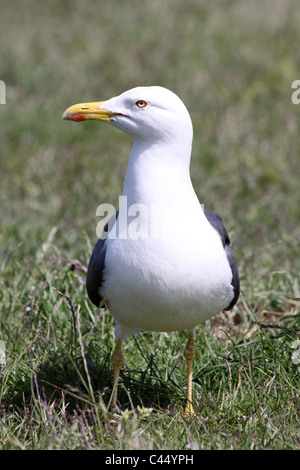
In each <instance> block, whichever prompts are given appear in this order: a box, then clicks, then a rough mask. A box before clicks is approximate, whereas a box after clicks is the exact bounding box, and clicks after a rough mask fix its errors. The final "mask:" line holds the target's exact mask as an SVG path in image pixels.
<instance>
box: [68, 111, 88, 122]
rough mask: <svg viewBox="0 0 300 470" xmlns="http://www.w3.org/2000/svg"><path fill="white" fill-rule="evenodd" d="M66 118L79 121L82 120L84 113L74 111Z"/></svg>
mask: <svg viewBox="0 0 300 470" xmlns="http://www.w3.org/2000/svg"><path fill="white" fill-rule="evenodd" d="M68 119H70V121H75V122H79V121H84V120H85V116H84V114H79V113H76V114H71V115H70V116H68Z"/></svg>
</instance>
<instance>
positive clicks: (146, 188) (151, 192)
mask: <svg viewBox="0 0 300 470" xmlns="http://www.w3.org/2000/svg"><path fill="white" fill-rule="evenodd" d="M190 157H191V143H187V144H184V143H182V142H179V141H175V142H172V143H170V142H169V141H166V142H162V141H159V142H157V143H156V142H154V143H151V144H147V143H145V142H140V141H136V142H134V144H133V147H132V150H131V153H130V156H129V161H128V168H127V173H126V177H125V181H124V188H123V196H127V198H128V203H129V204H135V203H139V204H145V205H149V204H158V203H165V204H168V203H172V204H174V203H175V202H176V200H178V198H180V197H182V194H184V193H185V192H186V191H188V192H190V193H193V192H194V190H193V187H192V183H191V179H190V170H189V166H190Z"/></svg>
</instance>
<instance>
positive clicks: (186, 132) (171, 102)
mask: <svg viewBox="0 0 300 470" xmlns="http://www.w3.org/2000/svg"><path fill="white" fill-rule="evenodd" d="M63 119H69V120H72V121H84V120H88V119H94V120H100V121H106V122H109V123H110V124H112V125H114V126H115V127H117V128H118V129H121V130H122V131H124V132H126V133H127V134H129V135H130V136H131V137H132V139H133V141H134V142H136V141H143V142H145V143H146V142H148V143H150V144H151V143H153V142H167V141H169V140H172V141H173V142H174V140H175V141H176V140H177V139H178V140H179V139H180V140H181V141H182V140H183V139H184V141H185V143H186V144H191V142H192V138H193V127H192V122H191V118H190V115H189V112H188V110H187V109H186V107H185V105H184V104H183V102H182V101H181V100H180V98H178V96H177V95H175V93H173V92H172V91H170V90H168V89H166V88H163V87H159V86H151V87H137V88H133V89H131V90H128V91H125V92H124V93H122V94H121V95H119V96H116V97H114V98H111V99H109V100H107V101H99V102H93V103H79V104H76V105H74V106H71V107H70V108H68V109H67V110H66V111H65V112H64V114H63Z"/></svg>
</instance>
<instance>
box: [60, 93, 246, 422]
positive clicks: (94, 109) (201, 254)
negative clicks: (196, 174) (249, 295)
mask: <svg viewBox="0 0 300 470" xmlns="http://www.w3.org/2000/svg"><path fill="white" fill-rule="evenodd" d="M63 117H64V119H71V120H75V121H81V120H85V119H98V120H105V121H108V122H110V123H111V124H112V125H114V126H115V127H117V128H119V129H121V130H123V131H124V132H126V133H127V134H129V135H130V136H131V138H132V140H133V147H132V150H131V153H130V156H129V161H128V168H127V172H126V176H125V181H124V187H123V198H122V200H123V201H124V203H122V204H121V207H120V209H119V213H118V216H117V219H116V227H114V229H113V230H112V231H111V233H110V234H108V237H107V239H106V240H99V241H98V243H97V245H96V247H95V250H94V253H93V255H92V258H91V261H90V264H89V270H88V277H87V290H88V293H89V296H90V298H91V300H92V301H93V302H94V303H95V304H96V305H98V304H100V303H101V304H104V303H105V304H106V305H107V306H108V308H109V310H110V313H111V314H112V316H113V317H114V319H115V322H116V339H117V346H116V349H115V353H114V359H115V360H114V370H115V382H116V381H117V376H118V374H119V368H120V365H121V364H120V362H122V361H121V359H120V358H122V357H123V356H122V353H121V341H122V340H123V339H126V338H128V337H129V336H131V335H133V334H135V333H137V332H138V331H139V330H140V329H146V330H153V331H174V330H181V329H188V330H189V333H190V335H189V341H188V345H187V348H186V350H187V349H189V351H190V350H192V349H193V336H194V331H195V327H196V326H197V325H198V324H199V323H201V322H203V321H204V320H206V319H208V318H210V317H211V316H212V315H214V314H216V313H217V312H219V311H220V310H223V309H227V308H231V307H232V306H233V304H234V303H235V302H236V300H237V298H238V295H239V279H238V272H237V268H236V265H235V262H234V258H233V255H232V252H231V249H230V242H229V238H228V235H227V232H226V230H225V228H224V226H223V224H222V221H221V220H222V219H221V217H220V216H219V215H218V214H215V213H211V212H208V211H204V210H203V208H202V207H201V205H200V202H199V200H198V198H197V196H196V194H195V191H194V188H193V186H192V182H191V178H190V170H189V166H190V157H191V148H192V139H193V129H192V123H191V119H190V116H189V113H188V111H187V109H186V107H185V106H184V104H183V103H182V101H181V100H180V99H179V98H178V97H177V96H176V95H175V94H174V93H172V92H171V91H169V90H167V89H165V88H162V87H138V88H134V89H132V90H129V91H127V92H125V93H123V94H121V95H120V96H117V97H115V98H112V99H110V100H108V101H105V102H97V103H84V104H79V105H74V106H72V107H71V108H69V109H68V110H67V111H66V112H65V113H64V116H63ZM112 234H113V236H112ZM116 234H117V236H116ZM187 356H189V357H187ZM190 356H193V351H192V353H191V354H185V357H186V358H187V361H188V370H189V371H190V370H191V360H192V359H190ZM117 359H118V360H117ZM117 363H118V365H116V364H117ZM189 383H190V386H189V387H188V389H189V388H191V373H190V377H189ZM115 388H116V383H115ZM190 401H191V390H188V405H187V413H192V412H193V409H192V405H191V403H190ZM113 403H114V404H116V393H115V396H114V400H113Z"/></svg>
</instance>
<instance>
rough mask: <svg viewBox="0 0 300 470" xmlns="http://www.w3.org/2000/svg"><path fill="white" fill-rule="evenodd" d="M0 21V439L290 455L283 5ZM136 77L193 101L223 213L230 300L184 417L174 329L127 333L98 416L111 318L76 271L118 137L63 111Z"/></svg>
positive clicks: (199, 350) (292, 238)
mask: <svg viewBox="0 0 300 470" xmlns="http://www.w3.org/2000/svg"><path fill="white" fill-rule="evenodd" d="M0 31H1V33H0V34H1V41H0V52H1V68H0V79H1V80H4V81H5V83H6V91H7V96H6V103H7V104H6V105H0V114H1V128H0V134H1V151H0V165H1V192H0V207H1V227H0V306H1V310H0V340H1V341H3V343H4V344H5V348H6V351H5V361H2V362H3V363H2V364H1V365H0V373H1V381H0V448H1V449H109V450H112V449H114V450H117V449H159V450H161V449H174V450H175V449H179V450H180V449H293V450H296V449H299V444H300V436H299V378H300V369H299V365H298V364H297V359H295V358H297V356H296V355H295V354H294V353H295V352H297V351H296V349H295V348H294V346H295V345H296V344H297V343H295V341H296V340H297V338H299V329H300V324H299V298H300V276H299V272H300V262H299V259H300V249H299V239H300V229H299V220H300V208H299V207H300V206H299V177H300V174H299V173H300V171H299V161H298V160H299V150H300V149H299V138H298V136H299V130H300V129H299V110H300V108H299V107H297V106H295V105H293V104H292V102H291V91H292V90H291V83H292V81H293V80H295V79H298V78H299V70H300V61H299V54H298V44H299V40H300V37H299V9H298V8H297V3H296V0H282V1H280V0H278V1H276V2H274V1H272V2H271V1H266V2H264V3H263V5H262V4H261V2H258V1H253V2H238V1H233V2H227V1H226V2H225V1H224V2H222V6H220V5H218V8H216V7H215V5H214V4H211V5H210V4H208V2H204V1H203V2H202V1H200V2H199V1H196V0H188V1H182V0H173V1H171V0H166V1H165V2H159V1H158V0H152V1H151V2H147V3H146V2H140V1H137V0H133V1H131V2H122V1H120V0H117V1H116V2H108V1H104V2H101V7H100V6H98V4H95V2H92V1H90V0H87V1H86V2H84V3H82V2H79V1H77V0H76V1H74V0H72V2H71V1H58V0H54V1H52V2H51V3H47V4H45V5H44V4H43V7H41V6H40V5H39V3H38V2H37V3H31V4H30V8H28V5H27V3H26V2H24V1H22V0H16V1H15V3H14V8H11V7H10V5H9V4H7V5H6V6H4V7H2V8H1V17H0ZM152 84H158V85H162V86H166V87H168V88H170V89H172V90H173V91H175V92H177V93H178V94H179V95H180V96H181V97H182V99H183V100H184V102H185V103H186V105H187V107H188V108H189V110H190V112H191V116H192V119H193V123H194V133H195V140H194V145H193V156H192V164H191V174H192V179H193V182H194V186H195V190H196V192H197V194H198V196H199V199H200V200H201V202H202V203H204V204H205V207H207V208H208V209H210V210H218V211H220V213H222V215H223V218H224V220H225V223H226V226H227V228H228V229H229V232H230V236H231V239H232V243H233V247H234V251H235V253H236V258H237V260H238V264H239V270H240V275H241V285H242V294H241V297H240V299H239V302H238V304H237V306H236V307H235V308H234V310H233V311H232V312H229V313H226V315H225V314H224V313H220V314H219V315H217V316H216V317H215V318H213V319H212V320H211V321H209V322H207V323H205V324H204V325H202V326H200V327H199V328H198V332H197V338H196V360H195V364H194V402H195V403H194V406H195V408H196V410H197V414H198V417H197V418H195V419H190V420H187V419H185V418H184V417H182V413H183V409H184V405H185V394H186V367H185V363H184V359H183V345H184V344H185V341H186V332H178V333H172V334H164V333H162V334H161V333H151V332H143V333H142V334H140V335H138V336H137V337H135V338H130V339H129V340H128V341H126V343H124V354H125V356H126V368H124V370H123V371H122V374H121V381H120V382H121V386H120V394H119V400H120V403H121V404H122V411H121V413H120V414H119V416H118V417H115V418H114V419H115V423H114V424H113V423H112V417H111V416H110V414H109V412H108V411H107V408H108V404H109V402H110V398H111V391H112V390H111V382H112V366H111V355H112V349H113V345H114V335H113V331H114V324H113V321H112V319H111V317H110V315H109V313H108V312H106V311H101V312H99V311H97V310H96V309H94V308H93V306H92V305H91V304H90V302H89V301H88V299H87V296H86V293H85V287H84V279H85V267H86V265H87V262H88V259H89V254H90V252H91V249H92V246H93V244H94V243H95V241H96V233H95V230H96V224H97V218H96V217H95V213H96V207H97V206H98V205H99V204H101V203H103V202H110V203H112V204H115V205H117V201H118V195H119V194H120V193H121V190H122V182H123V178H124V174H125V171H126V165H127V161H126V159H127V155H128V153H129V149H130V141H129V139H128V138H127V136H126V135H124V134H122V133H120V132H118V131H117V130H115V129H112V128H111V127H109V126H106V125H99V123H92V122H90V123H83V124H74V125H73V123H66V122H62V121H61V120H60V117H61V114H62V112H63V111H64V110H65V109H66V108H67V107H68V106H69V105H71V104H73V103H76V102H81V101H90V100H101V99H106V98H109V97H111V96H113V95H116V94H119V93H121V92H122V91H124V90H126V89H129V88H131V87H133V86H136V85H152ZM97 124H98V125H97ZM68 299H69V300H68ZM70 305H71V306H72V309H73V312H72V309H71V308H70ZM73 317H75V322H76V328H75V327H74V318H73ZM75 333H76V334H75ZM0 357H1V355H0ZM179 418H181V419H179Z"/></svg>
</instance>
